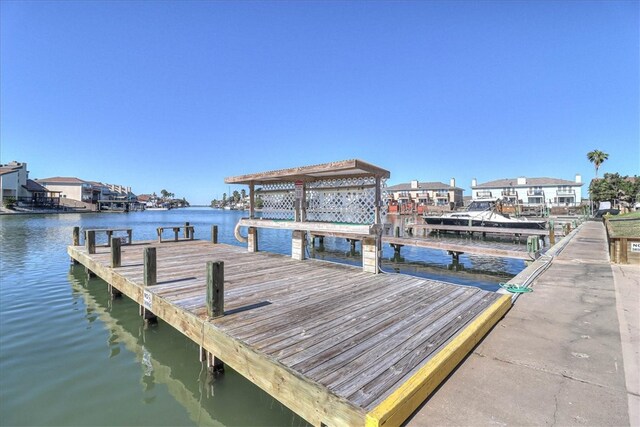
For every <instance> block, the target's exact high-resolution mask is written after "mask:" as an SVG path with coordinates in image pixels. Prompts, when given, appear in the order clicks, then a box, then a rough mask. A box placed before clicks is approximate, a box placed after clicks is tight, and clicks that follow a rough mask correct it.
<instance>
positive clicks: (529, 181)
mask: <svg viewBox="0 0 640 427" xmlns="http://www.w3.org/2000/svg"><path fill="white" fill-rule="evenodd" d="M583 185H584V183H583V182H582V177H581V176H580V175H578V174H577V175H576V177H575V181H568V180H565V179H559V178H527V177H524V176H522V177H519V178H505V179H497V180H494V181H489V182H485V183H482V184H478V182H477V180H476V179H473V180H472V181H471V193H472V194H471V195H472V197H473V200H482V199H496V200H497V199H499V200H502V201H503V202H505V203H509V204H514V205H516V204H517V205H523V206H544V205H546V206H578V205H580V203H581V202H582V186H583Z"/></svg>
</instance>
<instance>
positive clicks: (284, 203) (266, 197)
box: [259, 182, 295, 220]
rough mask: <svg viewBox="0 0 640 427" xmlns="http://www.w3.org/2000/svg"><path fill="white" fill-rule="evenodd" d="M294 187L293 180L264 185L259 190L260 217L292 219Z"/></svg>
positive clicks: (293, 214)
mask: <svg viewBox="0 0 640 427" xmlns="http://www.w3.org/2000/svg"><path fill="white" fill-rule="evenodd" d="M294 188H295V186H294V183H293V182H283V183H278V184H267V185H264V186H263V187H262V189H261V190H260V192H259V195H260V197H261V198H262V218H265V219H287V220H293V219H294V216H295V212H294V202H295V192H294Z"/></svg>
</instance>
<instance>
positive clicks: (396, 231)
mask: <svg viewBox="0 0 640 427" xmlns="http://www.w3.org/2000/svg"><path fill="white" fill-rule="evenodd" d="M393 237H400V227H399V226H396V228H395V230H393Z"/></svg>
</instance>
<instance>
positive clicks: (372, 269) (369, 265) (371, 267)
mask: <svg viewBox="0 0 640 427" xmlns="http://www.w3.org/2000/svg"><path fill="white" fill-rule="evenodd" d="M379 262H380V258H379V252H378V243H377V239H375V238H374V237H366V238H364V239H362V269H363V270H364V271H366V272H368V273H373V274H378V267H379Z"/></svg>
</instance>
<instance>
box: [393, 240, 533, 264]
mask: <svg viewBox="0 0 640 427" xmlns="http://www.w3.org/2000/svg"><path fill="white" fill-rule="evenodd" d="M382 241H383V242H384V243H390V244H398V245H405V246H415V247H419V248H429V249H442V250H445V251H451V252H461V253H472V254H478V255H492V256H498V257H504V258H516V259H524V260H531V259H532V257H531V256H530V255H529V253H528V252H526V251H523V250H514V249H501V248H496V247H489V246H481V245H470V244H453V243H450V242H438V241H433V240H429V239H417V238H413V239H410V238H406V237H383V238H382Z"/></svg>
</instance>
